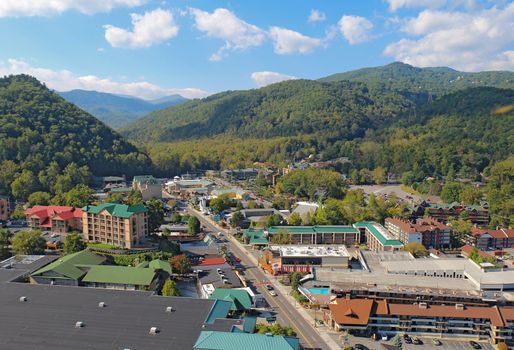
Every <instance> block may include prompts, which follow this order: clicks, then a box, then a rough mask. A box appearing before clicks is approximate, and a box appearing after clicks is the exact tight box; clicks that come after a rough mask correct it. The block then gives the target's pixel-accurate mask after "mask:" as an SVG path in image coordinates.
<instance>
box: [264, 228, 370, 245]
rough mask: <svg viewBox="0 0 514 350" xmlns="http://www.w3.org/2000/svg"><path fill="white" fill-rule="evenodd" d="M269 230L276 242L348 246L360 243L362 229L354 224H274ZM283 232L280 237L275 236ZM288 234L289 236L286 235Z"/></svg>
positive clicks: (272, 240) (271, 239)
mask: <svg viewBox="0 0 514 350" xmlns="http://www.w3.org/2000/svg"><path fill="white" fill-rule="evenodd" d="M264 232H265V233H266V232H267V233H268V235H269V239H270V241H271V243H276V244H305V245H316V244H344V245H347V246H351V245H355V244H359V243H360V239H361V235H360V231H359V230H358V229H356V228H354V227H352V226H338V225H332V226H328V225H317V226H272V227H270V228H268V229H267V230H266V231H264ZM279 234H282V236H281V237H280V238H276V237H275V238H274V236H277V235H279ZM284 234H287V235H288V237H287V236H286V237H284Z"/></svg>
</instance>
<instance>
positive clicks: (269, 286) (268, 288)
mask: <svg viewBox="0 0 514 350" xmlns="http://www.w3.org/2000/svg"><path fill="white" fill-rule="evenodd" d="M264 288H266V289H267V290H273V286H272V285H271V284H265V285H264Z"/></svg>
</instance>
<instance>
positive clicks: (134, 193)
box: [127, 189, 144, 205]
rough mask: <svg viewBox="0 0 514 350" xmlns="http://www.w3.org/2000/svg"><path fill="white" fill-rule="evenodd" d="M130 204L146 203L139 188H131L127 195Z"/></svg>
mask: <svg viewBox="0 0 514 350" xmlns="http://www.w3.org/2000/svg"><path fill="white" fill-rule="evenodd" d="M127 204H128V205H136V204H144V201H143V195H142V194H141V192H140V191H138V190H134V189H133V190H131V191H130V193H129V195H128V197H127Z"/></svg>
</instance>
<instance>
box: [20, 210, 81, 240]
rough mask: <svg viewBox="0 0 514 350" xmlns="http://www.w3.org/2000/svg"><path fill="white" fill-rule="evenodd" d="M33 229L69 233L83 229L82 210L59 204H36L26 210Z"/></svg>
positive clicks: (28, 222)
mask: <svg viewBox="0 0 514 350" xmlns="http://www.w3.org/2000/svg"><path fill="white" fill-rule="evenodd" d="M25 215H26V218H27V224H28V226H29V227H30V228H31V229H34V230H43V231H51V232H56V233H68V232H71V231H79V232H80V231H82V210H81V209H80V208H74V207H66V206H58V205H48V206H46V205H35V206H33V207H32V208H29V209H27V210H25Z"/></svg>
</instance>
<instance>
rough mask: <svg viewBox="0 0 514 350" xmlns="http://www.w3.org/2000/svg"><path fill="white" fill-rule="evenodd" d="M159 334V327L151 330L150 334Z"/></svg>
mask: <svg viewBox="0 0 514 350" xmlns="http://www.w3.org/2000/svg"><path fill="white" fill-rule="evenodd" d="M157 333H159V329H158V328H157V327H151V328H150V334H157Z"/></svg>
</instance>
